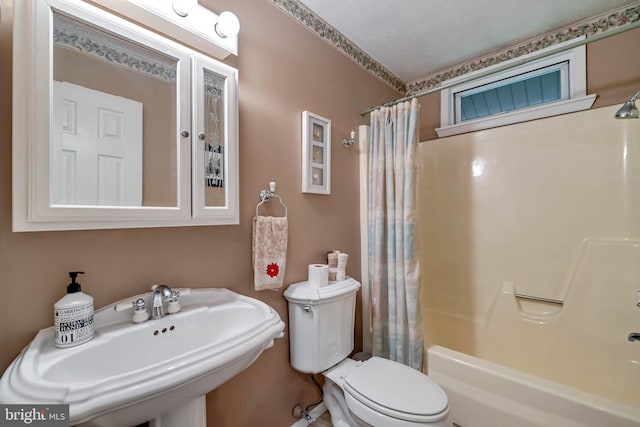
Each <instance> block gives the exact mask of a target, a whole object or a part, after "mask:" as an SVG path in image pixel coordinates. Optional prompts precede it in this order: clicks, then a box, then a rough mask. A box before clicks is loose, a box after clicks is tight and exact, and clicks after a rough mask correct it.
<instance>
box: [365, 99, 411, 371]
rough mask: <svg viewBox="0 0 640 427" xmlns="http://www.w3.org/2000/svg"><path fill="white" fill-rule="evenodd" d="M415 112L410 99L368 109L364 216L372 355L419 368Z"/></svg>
mask: <svg viewBox="0 0 640 427" xmlns="http://www.w3.org/2000/svg"><path fill="white" fill-rule="evenodd" d="M418 110H419V106H418V102H417V100H416V99H415V98H414V99H413V100H411V101H407V102H404V103H401V104H397V105H394V106H392V107H382V108H380V109H378V110H375V111H373V112H372V113H371V128H370V138H369V149H368V153H369V158H368V163H369V165H368V201H367V204H368V208H367V210H368V215H367V217H368V235H369V236H368V237H369V253H368V257H369V286H370V292H371V316H372V319H371V320H372V329H373V355H374V356H381V357H385V358H388V359H391V360H395V361H398V362H401V363H404V364H405V365H408V366H411V367H413V368H415V369H418V370H422V352H423V345H422V324H421V319H420V309H419V295H418V293H419V287H420V268H419V263H418V254H417V242H416V240H415V239H416V236H417V230H416V226H417V212H416V211H417V194H416V183H417V178H418V177H417V172H418V169H417V168H418V166H417V158H416V157H417V142H418V141H417V138H418V136H417V133H418Z"/></svg>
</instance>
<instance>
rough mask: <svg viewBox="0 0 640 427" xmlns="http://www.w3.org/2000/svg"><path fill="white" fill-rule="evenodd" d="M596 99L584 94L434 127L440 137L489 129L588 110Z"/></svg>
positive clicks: (592, 95) (593, 96) (594, 96)
mask: <svg viewBox="0 0 640 427" xmlns="http://www.w3.org/2000/svg"><path fill="white" fill-rule="evenodd" d="M595 100H596V95H595V94H591V95H586V96H581V97H577V98H573V99H568V100H566V101H558V102H554V103H553V104H546V105H540V106H537V107H532V108H527V109H524V110H517V111H513V112H509V113H504V114H497V115H494V116H489V117H484V118H481V119H477V120H469V121H466V122H464V123H458V124H455V125H451V126H443V127H440V128H436V132H437V133H438V136H439V137H440V138H443V137H445V136H452V135H459V134H461V133H468V132H475V131H478V130H483V129H490V128H494V127H498V126H504V125H509V124H512V123H521V122H526V121H529V120H536V119H542V118H545V117H551V116H557V115H560V114H567V113H575V112H576V111H583V110H588V109H589V108H591V106H592V105H593V103H594V102H595Z"/></svg>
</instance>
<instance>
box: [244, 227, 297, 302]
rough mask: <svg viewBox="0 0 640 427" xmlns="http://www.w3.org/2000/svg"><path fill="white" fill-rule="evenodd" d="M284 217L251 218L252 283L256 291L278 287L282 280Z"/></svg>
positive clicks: (284, 246)
mask: <svg viewBox="0 0 640 427" xmlns="http://www.w3.org/2000/svg"><path fill="white" fill-rule="evenodd" d="M288 234H289V230H288V223H287V218H286V217H272V216H257V217H255V218H253V239H252V240H253V241H252V250H251V257H252V260H253V285H254V287H255V289H256V291H261V290H264V289H271V290H275V289H279V288H281V287H282V284H283V282H284V269H285V267H286V264H287V238H288Z"/></svg>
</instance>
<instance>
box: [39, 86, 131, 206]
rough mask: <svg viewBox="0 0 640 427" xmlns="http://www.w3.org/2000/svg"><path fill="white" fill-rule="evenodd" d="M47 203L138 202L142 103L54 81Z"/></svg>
mask: <svg viewBox="0 0 640 427" xmlns="http://www.w3.org/2000/svg"><path fill="white" fill-rule="evenodd" d="M53 92H54V93H53V105H54V114H53V120H54V123H53V132H52V151H51V161H52V175H53V177H54V182H53V185H52V198H53V200H52V202H53V204H58V205H102V206H141V205H142V104H141V103H140V102H136V101H132V100H130V99H126V98H123V97H120V96H114V95H110V94H107V93H103V92H99V91H96V90H92V89H87V88H85V87H82V86H79V85H74V84H71V83H67V82H54V87H53Z"/></svg>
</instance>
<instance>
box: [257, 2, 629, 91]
mask: <svg viewBox="0 0 640 427" xmlns="http://www.w3.org/2000/svg"><path fill="white" fill-rule="evenodd" d="M269 1H270V2H271V3H273V4H274V5H275V6H277V7H278V8H280V9H282V10H283V11H284V12H286V13H287V14H288V15H290V16H291V17H292V18H294V19H295V20H296V21H298V22H299V23H300V24H302V25H304V26H305V27H307V28H308V29H309V30H310V31H311V32H313V33H314V34H315V35H316V36H318V37H320V38H321V39H323V40H324V41H325V42H327V43H329V44H330V45H331V46H333V47H334V48H336V49H338V50H339V51H341V52H342V53H343V54H345V55H346V56H347V57H349V58H351V59H352V60H353V61H355V62H356V63H358V64H360V65H361V66H362V67H363V68H365V69H366V70H367V71H369V72H371V73H373V74H374V75H376V76H378V77H379V78H380V79H382V80H383V81H385V82H386V83H387V84H389V85H390V86H391V87H393V88H395V89H397V90H398V91H400V92H403V93H405V94H406V95H412V94H415V93H417V92H419V91H421V90H425V89H429V88H432V87H434V86H437V85H439V84H440V83H441V82H443V81H445V80H449V79H452V78H454V77H459V76H461V75H463V74H466V73H469V72H472V71H476V70H480V69H483V68H485V67H488V66H490V65H495V64H498V63H501V62H504V61H507V60H509V59H513V58H517V57H519V56H522V55H526V54H528V53H531V52H535V51H537V50H540V49H544V48H546V47H549V46H553V45H555V44H558V43H562V42H565V41H567V40H571V39H574V38H576V37H581V36H587V37H589V36H592V35H594V34H597V33H600V32H604V31H607V30H610V29H612V28H617V27H623V26H625V25H629V24H632V23H635V22H637V21H638V20H640V2H638V3H636V4H634V5H632V6H625V7H622V8H620V9H617V10H614V11H610V12H607V13H604V14H602V15H598V16H596V17H593V18H590V19H588V20H585V21H582V22H579V23H577V24H573V25H570V26H568V27H565V28H563V29H561V30H558V31H553V32H550V33H547V34H545V35H542V36H540V37H537V38H535V39H532V40H529V41H527V42H524V43H522V44H519V45H516V46H514V47H510V48H507V49H505V50H503V51H501V52H498V53H494V54H491V55H488V56H484V57H481V58H477V59H474V60H471V61H469V62H465V63H462V64H458V65H456V66H454V67H452V68H450V69H448V70H445V71H441V72H438V73H436V74H433V75H430V76H427V77H424V78H421V79H418V80H415V81H413V82H409V83H405V82H403V81H402V80H400V79H399V78H398V77H396V76H395V75H394V74H393V73H391V72H390V71H389V70H387V69H386V68H384V67H383V66H382V65H381V64H380V63H378V62H377V61H376V60H375V59H373V58H372V57H370V56H369V55H367V54H366V53H365V52H363V51H362V50H361V49H360V48H359V47H357V46H356V45H355V44H354V43H353V42H351V41H350V40H349V39H347V38H346V37H345V36H344V35H343V34H342V33H340V32H339V31H338V30H336V29H335V28H333V27H332V26H331V25H329V24H328V23H326V22H325V21H324V20H322V19H321V18H320V17H318V16H317V15H315V14H314V13H313V12H312V11H311V10H309V9H308V8H307V7H306V6H304V5H303V4H301V3H300V2H299V1H298V0H269Z"/></svg>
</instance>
